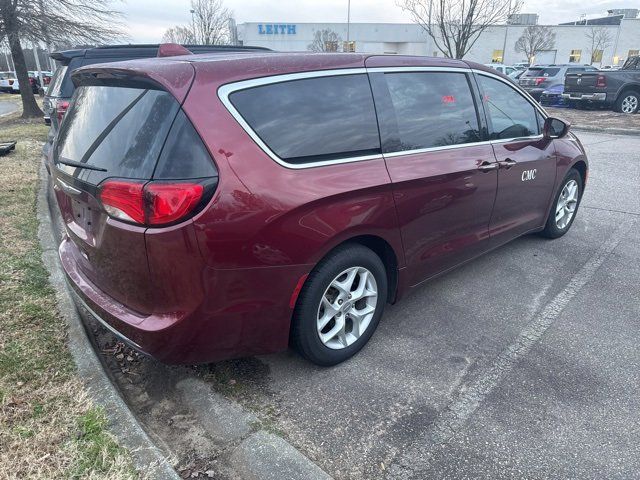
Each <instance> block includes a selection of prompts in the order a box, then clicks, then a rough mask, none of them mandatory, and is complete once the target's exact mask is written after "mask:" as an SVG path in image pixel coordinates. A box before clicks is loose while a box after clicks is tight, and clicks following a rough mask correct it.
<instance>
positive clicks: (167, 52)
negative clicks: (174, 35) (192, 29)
mask: <svg viewBox="0 0 640 480" xmlns="http://www.w3.org/2000/svg"><path fill="white" fill-rule="evenodd" d="M179 55H193V53H192V52H191V50H189V49H187V48H185V47H183V46H182V45H179V44H177V43H163V44H161V45H160V46H159V47H158V55H157V56H158V57H177V56H179Z"/></svg>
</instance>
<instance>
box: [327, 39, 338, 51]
mask: <svg viewBox="0 0 640 480" xmlns="http://www.w3.org/2000/svg"><path fill="white" fill-rule="evenodd" d="M324 51H325V52H337V51H338V42H330V41H327V42H324Z"/></svg>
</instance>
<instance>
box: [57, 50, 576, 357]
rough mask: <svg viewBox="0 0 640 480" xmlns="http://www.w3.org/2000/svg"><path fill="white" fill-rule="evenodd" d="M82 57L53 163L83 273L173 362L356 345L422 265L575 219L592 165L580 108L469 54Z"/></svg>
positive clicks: (116, 319) (81, 297)
mask: <svg viewBox="0 0 640 480" xmlns="http://www.w3.org/2000/svg"><path fill="white" fill-rule="evenodd" d="M72 77H73V81H74V83H75V85H76V87H77V88H76V92H75V94H74V97H73V99H72V101H71V104H70V106H69V108H68V110H67V113H66V116H65V119H64V121H63V122H62V124H61V127H60V131H59V134H58V138H57V140H56V145H55V148H54V166H53V168H52V181H53V184H54V190H55V195H56V198H57V202H58V205H59V207H60V211H61V212H62V216H63V220H64V224H65V226H66V235H65V236H64V238H63V240H62V243H61V245H60V248H59V253H60V259H61V262H62V265H63V268H64V271H65V272H66V276H67V278H68V281H69V283H70V285H71V287H72V289H73V291H74V292H75V293H76V297H77V300H78V301H79V302H80V303H81V304H83V305H85V306H86V307H87V308H88V309H89V311H90V312H92V313H93V314H94V315H95V316H96V318H97V319H98V320H99V321H100V322H102V323H103V324H104V325H105V326H106V327H107V328H108V329H110V330H111V331H112V332H114V333H115V334H116V335H118V336H120V337H121V338H123V339H124V340H125V341H126V342H128V343H129V344H131V345H133V346H134V347H135V348H137V349H139V350H141V351H143V352H146V353H148V354H150V355H153V356H154V357H156V358H158V359H160V360H162V361H164V362H168V363H200V362H211V361H217V360H221V359H224V358H230V357H237V356H245V355H254V354H263V353H269V352H275V351H278V350H282V349H284V348H286V347H287V345H288V344H289V342H291V344H292V345H293V346H294V347H295V348H297V349H298V351H300V352H301V353H302V354H303V355H304V356H305V357H306V358H308V359H309V360H311V361H312V362H315V363H317V364H320V365H332V364H335V363H338V362H341V361H343V360H345V359H347V358H349V357H351V356H352V355H354V354H355V353H356V352H357V351H359V350H360V349H361V348H362V347H363V346H364V345H365V344H366V343H367V341H368V340H369V338H370V337H371V335H372V334H373V332H374V330H375V329H376V327H377V325H378V322H379V321H380V318H381V317H382V314H383V310H384V307H385V304H386V303H388V302H395V301H397V300H399V299H400V298H401V297H402V296H403V295H404V294H405V293H406V292H407V291H409V290H411V289H412V288H413V287H417V286H419V285H421V284H422V283H423V282H424V281H425V280H428V279H430V278H433V277H434V276H436V275H438V274H440V273H442V272H445V271H447V270H449V269H451V268H452V267H454V266H456V265H460V264H462V263H464V262H467V261H469V260H471V259H473V258H475V257H477V256H478V255H480V254H481V253H483V252H486V251H489V250H491V249H493V248H496V247H498V246H500V245H503V244H504V243H506V242H508V241H510V240H512V239H514V238H516V237H519V236H521V235H524V234H527V233H530V232H542V233H543V234H544V235H546V236H547V237H550V238H556V237H560V236H562V235H564V234H565V233H566V232H567V231H568V230H569V228H570V227H571V224H572V222H573V220H574V219H575V215H576V211H577V209H578V206H579V203H580V199H581V196H582V192H583V189H584V185H585V181H586V178H587V168H588V167H587V159H586V156H585V152H584V150H583V148H582V146H581V144H580V142H579V141H578V140H577V138H576V137H575V136H573V134H571V133H568V129H569V125H568V124H566V123H564V122H562V121H561V120H558V119H555V118H551V117H548V116H547V115H546V113H545V111H544V110H543V109H542V107H540V106H539V105H538V104H537V103H535V102H533V101H532V100H531V99H530V98H529V97H528V96H526V95H524V94H523V92H522V91H521V90H520V88H518V87H517V86H516V85H513V84H512V83H511V82H510V81H509V80H508V79H506V78H505V77H504V76H502V75H500V74H499V73H497V72H495V71H493V70H491V69H489V68H486V67H483V66H482V65H478V64H473V63H468V62H464V61H461V60H452V59H442V58H427V57H409V56H395V55H394V56H376V55H364V54H346V55H345V54H324V55H317V54H312V53H271V54H269V55H265V54H264V53H260V52H255V53H246V54H245V55H216V54H209V55H194V56H189V55H185V56H176V57H169V58H158V59H150V60H137V61H131V62H122V63H113V64H102V65H96V66H89V67H84V68H81V69H79V70H77V71H76V72H74V73H73V75H72ZM486 308H491V306H490V305H489V304H487V306H486Z"/></svg>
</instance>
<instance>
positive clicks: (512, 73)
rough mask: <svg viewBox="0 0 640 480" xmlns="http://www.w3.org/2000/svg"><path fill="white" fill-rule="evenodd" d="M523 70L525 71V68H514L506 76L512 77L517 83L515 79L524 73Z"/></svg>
mask: <svg viewBox="0 0 640 480" xmlns="http://www.w3.org/2000/svg"><path fill="white" fill-rule="evenodd" d="M524 72H526V70H525V69H522V70H515V71H513V72H511V73H510V74H509V75H508V77H509V78H510V79H512V80H513V81H514V82H515V83H518V82H517V80H518V79H519V78H520V77H521V76H522V75H523V74H524Z"/></svg>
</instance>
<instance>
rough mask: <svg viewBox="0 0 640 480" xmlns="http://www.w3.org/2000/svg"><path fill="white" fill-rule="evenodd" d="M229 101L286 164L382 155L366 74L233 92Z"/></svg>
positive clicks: (304, 80) (278, 84)
mask: <svg viewBox="0 0 640 480" xmlns="http://www.w3.org/2000/svg"><path fill="white" fill-rule="evenodd" d="M229 100H230V101H231V103H232V104H233V106H234V107H235V108H236V109H237V110H238V112H239V113H240V115H241V116H242V117H243V118H244V120H245V121H246V122H247V123H248V124H249V126H250V127H251V128H252V129H253V131H254V132H255V133H256V134H257V135H258V136H259V137H260V139H261V140H262V141H263V142H264V143H265V144H266V145H267V147H268V148H269V149H270V150H271V151H272V152H274V153H275V154H276V155H277V156H278V157H279V158H281V159H283V160H285V161H286V162H288V163H293V164H305V163H311V162H317V161H325V160H335V159H341V158H353V157H359V156H366V155H372V154H378V153H380V139H379V135H378V126H377V121H376V115H375V109H374V106H373V97H372V94H371V88H370V86H369V81H368V79H367V77H366V75H362V74H357V75H338V76H331V77H318V78H310V79H301V80H292V81H287V82H281V83H274V84H268V85H263V86H259V87H253V88H249V89H245V90H240V91H237V92H234V93H231V94H230V95H229Z"/></svg>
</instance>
